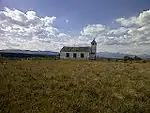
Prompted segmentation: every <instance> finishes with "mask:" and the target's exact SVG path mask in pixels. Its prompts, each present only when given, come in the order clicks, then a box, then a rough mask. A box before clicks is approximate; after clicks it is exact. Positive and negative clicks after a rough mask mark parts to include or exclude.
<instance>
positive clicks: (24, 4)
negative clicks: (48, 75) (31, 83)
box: [0, 0, 150, 54]
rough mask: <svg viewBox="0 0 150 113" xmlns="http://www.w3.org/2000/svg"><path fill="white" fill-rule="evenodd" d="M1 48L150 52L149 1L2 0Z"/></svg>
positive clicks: (0, 17) (0, 0)
mask: <svg viewBox="0 0 150 113" xmlns="http://www.w3.org/2000/svg"><path fill="white" fill-rule="evenodd" d="M0 10H1V11H0V49H28V50H48V51H59V50H60V49H61V48H62V47H63V46H90V42H91V41H92V40H93V39H94V38H95V39H96V41H97V42H98V46H97V51H98V52H106V51H107V52H119V53H130V54H150V1H149V0H0Z"/></svg>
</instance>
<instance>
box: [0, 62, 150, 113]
mask: <svg viewBox="0 0 150 113" xmlns="http://www.w3.org/2000/svg"><path fill="white" fill-rule="evenodd" d="M0 113H150V62H147V63H123V62H111V61H110V62H108V61H69V60H1V61H0Z"/></svg>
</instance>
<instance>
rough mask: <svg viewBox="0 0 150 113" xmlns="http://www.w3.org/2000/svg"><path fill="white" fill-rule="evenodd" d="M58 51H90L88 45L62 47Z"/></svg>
mask: <svg viewBox="0 0 150 113" xmlns="http://www.w3.org/2000/svg"><path fill="white" fill-rule="evenodd" d="M60 52H91V48H90V47H66V46H65V47H63V48H62V49H61V51H60Z"/></svg>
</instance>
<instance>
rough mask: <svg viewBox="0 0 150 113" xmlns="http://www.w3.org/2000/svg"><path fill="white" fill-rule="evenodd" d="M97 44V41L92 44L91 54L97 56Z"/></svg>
mask: <svg viewBox="0 0 150 113" xmlns="http://www.w3.org/2000/svg"><path fill="white" fill-rule="evenodd" d="M96 47H97V42H96V41H95V39H94V40H93V41H92V42H91V53H93V54H96Z"/></svg>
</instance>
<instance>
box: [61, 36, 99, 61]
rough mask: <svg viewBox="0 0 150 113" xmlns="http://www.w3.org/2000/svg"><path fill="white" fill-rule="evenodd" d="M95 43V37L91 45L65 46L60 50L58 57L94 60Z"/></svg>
mask: <svg viewBox="0 0 150 113" xmlns="http://www.w3.org/2000/svg"><path fill="white" fill-rule="evenodd" d="M96 47H97V43H96V41H95V39H94V40H93V41H92V42H91V47H66V46H64V47H63V48H62V49H61V50H60V59H77V60H95V59H96Z"/></svg>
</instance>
